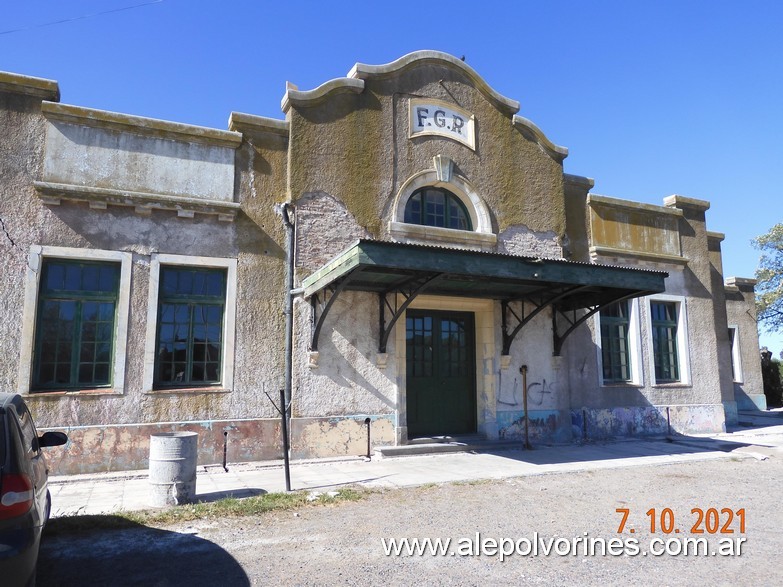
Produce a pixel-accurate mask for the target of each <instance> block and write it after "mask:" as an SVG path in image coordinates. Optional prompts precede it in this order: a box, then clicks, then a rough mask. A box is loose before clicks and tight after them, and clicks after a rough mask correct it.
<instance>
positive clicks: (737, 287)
mask: <svg viewBox="0 0 783 587" xmlns="http://www.w3.org/2000/svg"><path fill="white" fill-rule="evenodd" d="M757 283H758V281H757V280H755V279H748V278H746V277H729V278H727V279H726V281H725V282H724V286H725V288H726V291H727V292H734V293H736V292H740V291H741V292H747V293H753V291H754V289H755V287H756V284H757Z"/></svg>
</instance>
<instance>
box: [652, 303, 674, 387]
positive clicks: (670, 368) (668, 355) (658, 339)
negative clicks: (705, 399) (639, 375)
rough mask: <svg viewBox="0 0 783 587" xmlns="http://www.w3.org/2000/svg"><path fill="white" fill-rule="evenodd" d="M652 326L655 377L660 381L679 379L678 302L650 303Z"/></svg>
mask: <svg viewBox="0 0 783 587" xmlns="http://www.w3.org/2000/svg"><path fill="white" fill-rule="evenodd" d="M650 315H651V317H652V320H651V328H652V335H653V356H654V359H655V379H656V381H660V382H673V381H679V379H680V369H679V356H678V350H677V304H675V303H673V302H651V303H650Z"/></svg>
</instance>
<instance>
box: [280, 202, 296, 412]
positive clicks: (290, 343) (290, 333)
mask: <svg viewBox="0 0 783 587" xmlns="http://www.w3.org/2000/svg"><path fill="white" fill-rule="evenodd" d="M281 213H282V216H283V223H284V224H285V227H286V230H287V232H288V246H287V247H286V272H285V284H286V285H285V292H286V293H285V309H284V310H283V313H284V314H285V387H284V389H285V406H283V409H284V410H285V412H286V417H290V415H289V409H290V407H291V387H292V380H293V349H294V296H295V295H296V293H295V292H294V222H295V220H296V219H295V217H294V205H293V204H291V203H290V202H285V203H284V204H283V205H282V207H281Z"/></svg>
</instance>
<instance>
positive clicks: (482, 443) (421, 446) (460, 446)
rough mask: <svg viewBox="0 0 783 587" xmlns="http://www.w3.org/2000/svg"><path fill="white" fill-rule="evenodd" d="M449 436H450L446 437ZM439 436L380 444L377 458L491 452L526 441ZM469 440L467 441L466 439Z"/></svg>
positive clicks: (521, 445)
mask: <svg viewBox="0 0 783 587" xmlns="http://www.w3.org/2000/svg"><path fill="white" fill-rule="evenodd" d="M445 438H449V437H445ZM445 438H440V437H438V438H437V439H435V440H434V441H433V442H421V441H422V440H433V439H418V438H417V439H415V441H411V442H410V443H409V444H403V445H400V446H379V447H377V448H376V449H375V458H380V459H387V458H394V457H408V456H415V455H428V454H433V455H434V454H443V453H454V452H489V451H493V450H522V449H524V448H525V444H524V442H521V441H518V440H514V441H512V440H486V439H483V438H481V437H478V436H473V437H471V438H469V439H465V438H464V437H463V438H461V439H460V437H456V438H455V437H451V438H449V439H448V440H446V439H445ZM465 440H467V441H465Z"/></svg>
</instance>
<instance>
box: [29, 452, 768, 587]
mask: <svg viewBox="0 0 783 587" xmlns="http://www.w3.org/2000/svg"><path fill="white" fill-rule="evenodd" d="M781 479H783V454H781V455H780V456H777V454H773V456H772V457H771V458H769V459H767V460H756V459H755V458H743V459H739V458H737V459H729V460H720V461H701V462H693V463H687V464H676V465H658V466H639V467H629V468H622V469H609V470H601V471H596V472H586V473H561V474H552V475H541V476H534V477H524V478H517V479H511V480H506V481H492V482H479V483H471V484H450V485H439V486H425V487H420V488H415V489H399V490H390V491H385V492H380V493H375V494H372V495H370V496H368V497H366V498H365V499H363V500H361V501H359V502H354V503H341V504H338V505H334V506H323V507H308V508H302V509H300V510H299V511H296V512H290V511H289V512H278V513H273V514H267V515H264V516H261V517H249V518H241V519H234V520H220V521H204V522H197V523H191V524H188V525H180V526H171V527H166V528H157V529H151V528H144V527H139V528H137V529H130V530H115V531H109V532H101V533H100V534H90V535H86V536H74V537H67V536H64V537H54V538H53V539H52V540H49V541H47V542H45V543H44V544H43V546H42V552H41V560H40V564H39V586H41V587H46V586H48V585H103V584H106V585H146V586H156V585H160V586H169V585H224V586H233V585H248V584H250V585H270V584H271V585H362V584H364V585H485V584H490V583H500V582H503V583H511V584H517V585H518V584H531V585H539V584H541V585H543V584H546V585H601V586H606V585H628V584H653V585H704V584H707V585H732V586H736V585H773V584H780V583H781V579H780V578H779V576H778V574H777V573H778V572H779V571H778V568H779V566H780V565H779V560H778V559H779V557H780V556H781V547H783V531H781V522H783V516H782V515H781V513H780V510H779V505H780V502H781V500H780V494H781V491H780V489H781V488H780V484H781ZM651 508H654V509H655V510H656V513H655V518H656V526H657V527H656V532H655V533H654V534H653V533H651V531H650V516H648V515H647V512H648V511H649V510H650V509H651ZM664 508H669V509H670V510H671V518H670V514H669V513H668V512H666V513H663V510H664ZM694 508H700V509H702V510H703V511H704V512H705V514H706V512H707V510H708V509H709V508H716V510H717V512H716V513H717V516H715V515H714V514H706V515H705V517H704V519H703V520H702V522H701V523H700V524H697V522H698V519H697V516H698V514H697V513H692V510H693V509H694ZM617 509H627V510H629V514H628V519H627V520H626V525H625V529H624V530H625V531H624V533H623V534H618V533H617V530H618V526H619V525H620V523H621V520H622V515H621V513H618V512H617V511H616V510H617ZM724 509H729V510H731V511H732V512H733V513H734V516H733V518H732V520H731V521H730V522H729V520H728V516H729V514H728V513H726V512H721V510H724ZM741 509H744V511H745V515H744V518H745V520H744V521H745V533H744V534H741V533H739V530H740V521H741V518H742V515H741V514H740V513H738V511H739V510H741ZM662 518H663V519H662ZM672 518H673V520H672ZM672 521H673V524H672ZM716 521H717V522H718V524H717V528H716V527H715V522H716ZM661 524H663V526H664V527H665V528H666V529H669V530H671V533H670V534H665V533H664V532H663V529H662V528H661ZM670 524H671V527H669V525H670ZM694 524H697V529H702V530H704V531H705V533H704V534H699V535H696V534H691V530H692V529H693V526H694ZM631 528H633V529H634V533H631V532H630V529H631ZM711 528H712V530H713V531H714V530H717V531H718V533H715V534H710V533H709V531H710V529H711ZM678 529H679V530H680V532H679V533H677V532H676V530H678ZM720 530H733V531H734V533H733V534H729V533H720ZM476 533H479V535H480V538H479V539H478V541H477V539H476ZM536 535H537V537H538V539H539V541H538V544H539V552H538V556H532V555H530V554H528V551H529V550H530V549H531V548H532V543H534V542H537V541H536ZM405 537H408V538H414V537H415V538H432V539H435V538H441V539H447V538H450V539H451V540H452V543H451V545H450V553H451V552H457V551H459V552H466V551H469V550H473V551H476V550H478V548H481V547H482V546H481V543H482V541H483V549H484V551H483V552H484V554H483V555H481V556H475V555H473V556H457V555H451V554H449V555H446V556H432V555H430V554H427V555H424V556H410V555H403V556H385V554H384V548H383V544H382V539H384V538H385V539H387V540H388V539H389V538H400V539H401V538H405ZM559 538H564V539H566V540H567V541H566V540H562V541H558V540H557V539H559ZM577 538H581V541H580V542H577V543H576V548H575V550H576V551H577V554H575V555H574V554H566V555H559V554H555V553H550V554H549V555H548V556H546V555H544V554H543V550H545V548H546V546H547V544H548V543H549V542H550V541H552V540H553V539H554V540H555V542H551V545H552V550H553V551H554V550H556V548H559V549H560V551H561V552H565V551H567V550H571V549H573V548H574V547H573V546H571V545H572V544H573V541H574V539H577ZM600 538H602V539H604V540H605V542H606V543H608V541H609V540H610V539H619V540H620V541H622V540H625V541H633V540H636V541H638V546H637V548H636V549H637V550H638V554H637V555H635V556H632V555H631V554H632V551H633V550H635V549H634V548H633V546H630V547H629V546H624V545H623V543H622V542H620V546H619V547H618V548H619V549H620V550H622V549H626V554H624V555H620V556H612V555H610V554H606V555H601V554H600V551H601V549H600V543H596V541H595V540H594V539H600ZM655 538H658V539H660V543H656V544H655V545H651V542H650V541H651V539H655ZM685 538H705V539H707V541H708V542H709V546H708V549H709V550H708V552H707V556H687V557H686V556H683V555H682V554H680V555H674V554H663V555H661V556H653V554H652V553H651V548H652V549H654V550H655V551H656V552H657V551H658V550H665V548H666V547H667V546H668V548H669V550H670V551H672V552H674V551H676V550H677V549H678V548H682V545H683V540H684V539H685ZM738 538H745V539H746V540H745V541H744V543H741V544H739V546H738V545H737V542H738V540H737V539H738ZM491 539H494V540H496V541H497V542H498V550H501V549H503V548H505V549H506V550H509V549H510V548H511V547H512V546H513V547H514V549H516V548H519V552H516V553H514V554H511V555H509V556H507V557H505V560H502V561H501V557H500V556H499V555H498V554H495V555H494V556H489V555H488V554H491V553H492V550H493V549H492V542H491V541H490V542H487V540H491ZM503 539H510V540H512V541H514V544H512V543H511V542H505V543H504V544H505V546H501V545H500V542H501V541H502V540H503ZM520 540H521V541H520ZM588 540H593V546H594V547H595V548H596V550H597V551H598V553H599V554H596V555H595V556H590V555H589V554H588V555H585V551H584V547H585V544H586V543H587V541H588ZM667 540H670V542H669V543H668V545H667V543H666V541H667ZM721 540H723V541H724V543H723V544H724V546H723V548H728V546H725V544H727V542H726V541H727V540H728V542H730V544H731V546H732V548H733V549H734V551H735V552H736V551H737V549H738V547H739V549H741V555H739V556H737V555H736V554H735V555H734V556H711V552H712V551H717V550H718V547H719V544H720V543H721V542H720V541H721ZM517 541H520V542H517ZM528 541H530V542H528ZM477 544H478V545H479V546H478V548H477V547H476V545H477ZM626 544H631V545H632V542H627V543H626ZM629 549H630V550H629ZM645 552H648V553H649V554H648V555H647V556H645V555H644V553H645ZM523 554H527V556H523Z"/></svg>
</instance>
